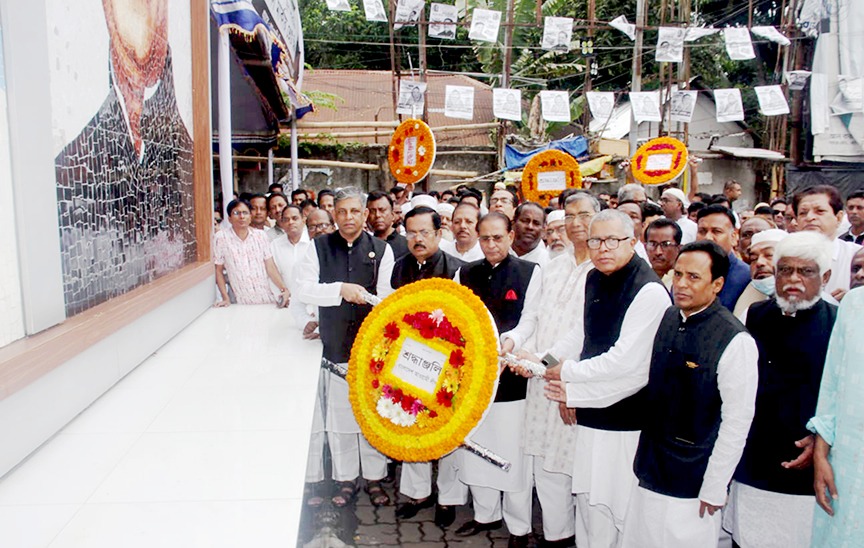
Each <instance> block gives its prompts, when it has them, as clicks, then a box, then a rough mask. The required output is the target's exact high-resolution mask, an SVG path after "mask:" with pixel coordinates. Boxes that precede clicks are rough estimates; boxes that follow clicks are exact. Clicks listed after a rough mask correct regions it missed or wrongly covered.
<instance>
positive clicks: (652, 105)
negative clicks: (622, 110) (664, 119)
mask: <svg viewBox="0 0 864 548" xmlns="http://www.w3.org/2000/svg"><path fill="white" fill-rule="evenodd" d="M630 104H631V105H632V106H633V119H634V120H636V122H637V123H642V122H659V121H660V120H661V117H660V92H657V91H638V92H636V91H631V92H630Z"/></svg>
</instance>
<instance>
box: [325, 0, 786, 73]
mask: <svg viewBox="0 0 864 548" xmlns="http://www.w3.org/2000/svg"><path fill="white" fill-rule="evenodd" d="M326 2H327V7H328V8H329V9H330V10H331V11H351V4H350V3H349V1H348V0H326ZM425 7H426V2H425V0H398V2H397V3H396V12H395V14H394V21H393V28H394V29H396V30H398V29H401V28H402V27H410V26H415V25H417V23H418V22H419V21H420V14H421V12H422V11H423V10H424V9H425ZM363 10H364V12H365V15H366V20H367V21H372V22H379V23H386V22H387V11H386V10H385V8H384V2H383V0H363ZM501 19H502V12H500V11H496V10H489V9H484V8H474V9H473V10H472V11H471V26H470V28H469V31H468V38H469V39H471V40H475V41H477V42H497V41H498V35H499V31H500V28H501ZM458 21H459V12H458V9H457V8H456V6H454V5H450V4H440V3H435V2H433V3H432V4H431V5H430V7H429V25H428V30H427V32H428V35H429V37H430V38H438V39H441V40H455V39H456V23H457V22H458ZM573 21H574V20H573V19H572V18H570V17H554V16H547V17H544V18H543V37H542V39H541V41H540V47H541V48H542V49H544V50H548V51H555V52H568V51H570V50H571V49H577V48H576V46H577V45H578V44H574V42H573ZM608 24H609V26H611V27H612V28H614V29H616V30H618V31H620V32H622V33H624V34H626V35H627V36H628V37H629V38H630V40H635V39H636V25H634V24H633V23H630V22H628V21H627V17H625V16H624V15H620V16H618V17H616V18H615V19H613V20H612V21H609V22H608ZM720 32H722V33H723V40H724V42H725V45H726V53H727V54H728V55H729V58H730V59H732V60H735V61H745V60H748V59H755V58H756V52H755V51H754V50H753V42H752V40H751V38H750V34H751V33H752V34H753V35H754V36H757V37H759V38H762V39H765V40H769V41H771V42H775V43H777V44H780V45H783V46H788V45H789V44H790V43H791V42H790V41H789V39H788V38H787V37H786V36H784V35H783V33H781V32H780V31H779V30H777V28H776V27H772V26H756V27H751V28H749V29H748V28H745V27H725V28H715V27H660V28H659V29H658V31H657V45H656V48H655V51H654V59H655V61H657V62H660V63H681V62H683V61H684V44H685V43H686V42H695V41H697V40H700V39H702V38H705V37H706V36H711V35H714V34H717V33H720Z"/></svg>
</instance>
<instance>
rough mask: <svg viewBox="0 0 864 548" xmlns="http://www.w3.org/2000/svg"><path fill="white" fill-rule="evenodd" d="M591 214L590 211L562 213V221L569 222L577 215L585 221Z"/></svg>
mask: <svg viewBox="0 0 864 548" xmlns="http://www.w3.org/2000/svg"><path fill="white" fill-rule="evenodd" d="M592 216H593V215H592V214H591V213H586V212H582V213H577V214H576V215H564V222H565V223H567V224H570V223H572V222H573V221H575V220H576V218H577V217H578V218H579V220H580V221H587V220H588V219H590V218H591V217H592Z"/></svg>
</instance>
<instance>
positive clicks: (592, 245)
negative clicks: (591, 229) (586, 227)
mask: <svg viewBox="0 0 864 548" xmlns="http://www.w3.org/2000/svg"><path fill="white" fill-rule="evenodd" d="M629 239H630V238H588V249H600V246H601V245H602V244H606V249H608V250H609V251H613V250H615V249H618V246H619V245H621V242H624V241H627V240H629Z"/></svg>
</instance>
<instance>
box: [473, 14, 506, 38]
mask: <svg viewBox="0 0 864 548" xmlns="http://www.w3.org/2000/svg"><path fill="white" fill-rule="evenodd" d="M500 26H501V12H500V11H493V10H484V9H480V8H475V9H474V11H473V12H471V30H470V31H468V38H469V39H471V40H477V41H478V42H496V41H497V40H498V27H500Z"/></svg>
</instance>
